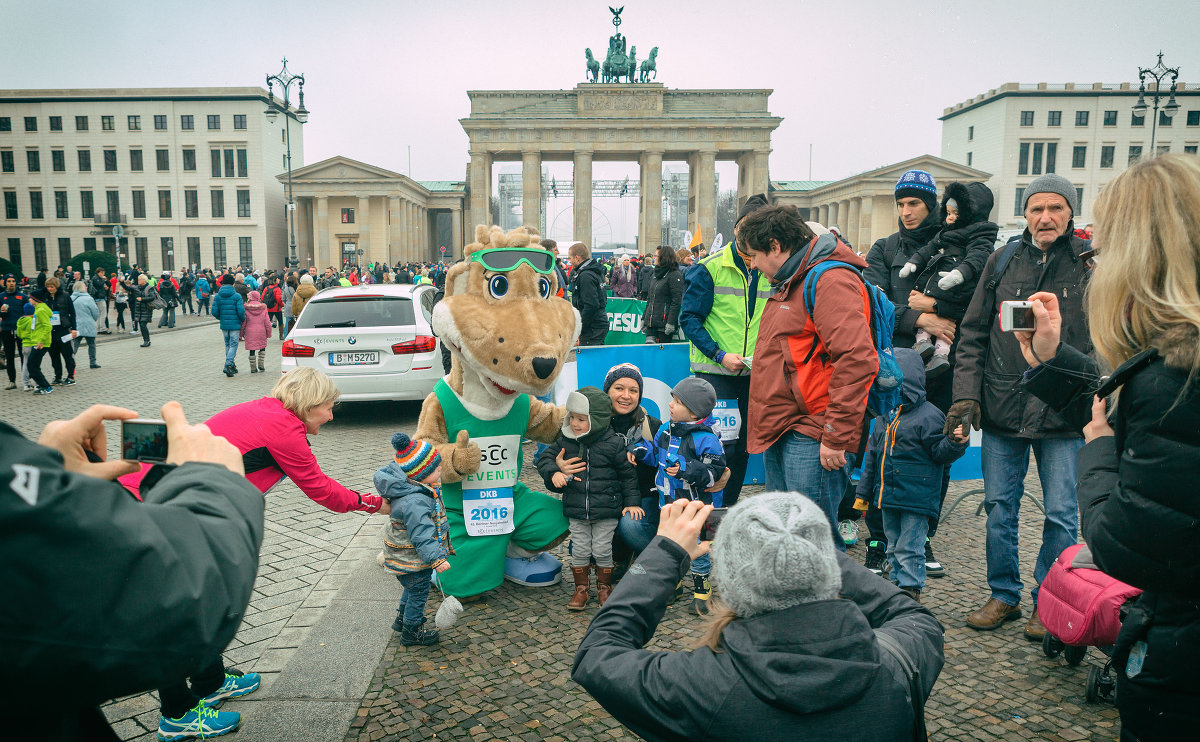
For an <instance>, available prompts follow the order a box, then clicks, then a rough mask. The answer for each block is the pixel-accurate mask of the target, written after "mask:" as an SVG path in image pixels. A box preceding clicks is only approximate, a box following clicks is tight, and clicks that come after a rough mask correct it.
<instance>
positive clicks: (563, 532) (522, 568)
mask: <svg viewBox="0 0 1200 742" xmlns="http://www.w3.org/2000/svg"><path fill="white" fill-rule="evenodd" d="M464 255H465V259H464V260H463V261H462V262H460V263H458V264H456V265H455V266H453V267H452V268H450V270H449V271H448V272H447V273H446V295H445V298H444V299H443V300H442V301H440V302H438V304H437V305H436V306H435V307H434V310H433V329H434V332H435V333H436V334H437V336H438V338H439V339H440V340H441V342H442V343H444V344H445V346H446V347H447V348H448V349H449V350H450V353H451V359H452V360H451V368H450V373H449V374H447V375H446V376H445V377H443V378H442V379H441V380H440V381H438V382H437V385H436V386H435V387H434V390H433V393H432V394H430V395H429V396H428V397H426V398H425V401H424V402H423V403H422V405H421V417H420V420H419V421H418V423H417V430H416V434H415V435H414V436H413V437H414V438H418V439H420V440H423V441H428V442H430V443H432V444H433V445H434V446H436V447H437V450H438V452H439V453H440V454H441V456H442V461H443V462H444V463H443V468H442V499H443V500H444V501H445V503H446V512H447V518H448V520H449V522H450V538H451V540H452V542H453V543H454V547H455V550H456V552H457V554H456V555H455V556H452V557H450V565H451V569H449V570H447V571H446V572H443V573H441V574H439V575H438V576H437V579H438V583H439V585H440V586H441V589H442V591H443V592H444V593H446V595H448V596H451V597H449V598H447V600H446V603H451V604H454V607H455V609H456V610H455V615H454V616H453V617H452V618H451V620H453V619H456V618H457V615H456V614H457V612H459V611H461V610H462V609H461V605H459V604H458V601H456V600H453V597H455V596H457V597H460V598H465V597H469V596H475V595H478V594H480V593H483V592H485V591H487V590H491V589H492V588H495V587H497V586H499V585H500V583H501V581H502V580H504V579H505V577H506V576H507V577H508V579H510V580H512V581H514V582H518V583H520V584H525V585H550V584H554V583H556V582H558V581H559V579H560V577H561V570H562V564H561V563H560V562H559V561H558V560H557V559H555V558H554V557H552V556H550V555H549V554H545V553H542V552H544V551H545V550H547V549H550V548H552V547H554V546H556V545H558V544H560V543H562V541H563V540H564V539H566V537H567V519H566V517H565V516H564V515H563V510H562V502H561V501H559V500H558V499H556V498H554V497H551V496H550V495H547V494H545V493H541V492H534V491H532V490H530V489H529V488H528V487H526V486H525V485H524V484H522V483H521V482H520V481H518V479H517V477H518V476H519V474H520V471H521V464H522V458H523V457H522V451H521V439H522V438H529V439H532V440H534V441H539V442H544V443H552V442H554V440H555V438H556V437H557V436H558V433H559V431H560V430H561V428H562V422H563V417H564V416H565V414H566V413H565V412H564V410H563V408H561V407H556V406H555V405H552V404H547V403H545V402H542V401H540V400H538V399H536V397H537V396H539V395H545V394H547V393H549V391H550V390H551V389H552V388H553V386H554V381H555V379H557V378H558V375H559V373H560V372H561V371H562V368H563V364H565V363H566V361H567V356H568V354H569V353H570V352H571V349H572V347H573V346H574V345H575V341H576V339H577V338H578V337H579V330H580V327H581V323H580V319H579V312H577V311H576V310H575V309H574V307H572V306H571V304H570V303H569V302H567V301H565V300H564V299H561V298H559V297H557V296H556V295H555V294H556V293H557V291H558V281H557V279H556V277H555V270H554V269H555V259H556V257H557V256H555V255H554V254H553V253H551V252H549V251H547V250H545V249H543V248H542V247H541V245H539V244H538V235H536V234H534V233H532V232H531V231H529V230H528V229H527V228H524V227H518V228H517V229H514V230H513V231H511V232H509V233H507V234H505V233H504V231H503V230H501V229H500V228H499V227H492V228H491V229H490V230H489V229H488V228H487V227H485V226H483V225H480V226H477V227H476V228H475V242H473V243H471V244H470V245H467V246H466V247H465V248H464ZM506 569H507V575H506ZM443 607H444V608H446V606H445V604H444V606H443ZM444 612H445V611H443V610H439V621H438V623H439V625H445V624H446V623H447V621H444V620H442V619H443V614H444Z"/></svg>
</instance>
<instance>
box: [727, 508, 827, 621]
mask: <svg viewBox="0 0 1200 742" xmlns="http://www.w3.org/2000/svg"><path fill="white" fill-rule="evenodd" d="M712 562H713V564H712V577H713V582H714V583H715V584H716V586H717V589H718V590H720V592H721V598H722V599H723V600H724V601H725V603H726V604H727V605H728V606H729V607H730V608H731V609H732V610H733V612H734V613H736V614H737V615H738V616H739V617H740V618H749V617H751V616H757V615H760V614H763V613H770V612H772V611H779V610H783V609H784V608H791V607H792V606H795V605H800V604H802V603H812V602H814V601H818V600H831V599H833V598H836V597H837V595H838V592H839V591H840V590H841V589H842V573H841V569H840V568H839V567H838V563H837V552H836V550H835V549H834V547H833V536H832V535H831V530H830V528H829V519H828V518H826V517H825V513H824V511H822V510H821V508H820V507H818V506H817V504H816V503H814V502H813V501H812V500H810V499H808V498H807V497H805V496H804V495H802V494H800V493H798V492H767V493H764V494H761V495H755V496H752V497H747V498H745V499H743V500H740V501H739V502H738V503H737V505H734V506H733V507H731V508H730V509H729V513H728V514H727V515H726V516H725V519H724V520H722V521H721V527H720V529H719V530H718V531H717V535H716V538H715V539H714V541H713V545H712Z"/></svg>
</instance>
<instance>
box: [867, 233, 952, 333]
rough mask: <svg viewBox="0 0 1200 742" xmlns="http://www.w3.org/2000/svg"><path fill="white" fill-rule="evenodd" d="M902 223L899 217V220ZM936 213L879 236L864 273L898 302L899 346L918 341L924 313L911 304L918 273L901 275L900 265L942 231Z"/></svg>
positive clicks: (868, 257)
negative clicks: (911, 224)
mask: <svg viewBox="0 0 1200 742" xmlns="http://www.w3.org/2000/svg"><path fill="white" fill-rule="evenodd" d="M897 223H899V220H897ZM938 229H939V224H938V217H937V214H936V213H932V212H931V213H930V214H929V216H927V217H925V221H923V222H921V223H920V224H919V225H918V226H917V228H916V229H904V227H903V225H900V231H898V232H895V233H893V234H890V235H888V236H887V237H884V238H883V239H880V240H876V241H875V244H874V245H872V246H871V249H870V251H868V252H867V258H866V260H867V269H866V270H865V271H863V277H864V278H866V279H867V280H868V281H870V282H871V283H873V284H875V285H876V286H878V287H879V288H880V289H882V290H883V292H884V293H885V294H887V295H888V298H889V299H891V300H892V303H893V304H895V305H896V330H895V332H893V333H892V343H893V344H895V345H896V346H897V347H904V348H911V347H912V344H913V343H914V342H915V341H916V339H917V338H916V332H917V317H920V316H921V313H920V312H918V311H917V310H915V309H909V308H908V294H909V292H910V291H912V290H913V287H915V286H916V285H917V276H916V275H915V274H910V275H909V276H907V277H905V278H901V277H900V269H901V268H903V267H904V264H905V263H907V262H908V259H909V257H911V256H912V255H913V254H915V253H916V252H917V250H920V249H921V248H922V247H924V246H925V245H927V244H929V241H930V240H931V239H933V237H934V235H936V234H937V233H938Z"/></svg>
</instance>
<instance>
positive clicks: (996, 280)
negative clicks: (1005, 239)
mask: <svg viewBox="0 0 1200 742" xmlns="http://www.w3.org/2000/svg"><path fill="white" fill-rule="evenodd" d="M1020 246H1021V241H1020V240H1013V241H1012V242H1010V243H1008V244H1007V245H1005V246H1004V247H1002V248H1000V257H998V258H996V269H995V270H994V271H992V280H990V281H988V284H987V288H988V291H995V290H996V286H998V285H999V284H1000V277H1001V276H1003V275H1004V271H1005V269H1006V268H1008V262H1009V261H1010V260H1012V256H1013V255H1015V254H1016V252H1017V248H1019V247H1020Z"/></svg>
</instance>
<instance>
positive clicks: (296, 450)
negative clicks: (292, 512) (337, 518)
mask: <svg viewBox="0 0 1200 742" xmlns="http://www.w3.org/2000/svg"><path fill="white" fill-rule="evenodd" d="M205 424H206V425H208V428H209V430H211V431H212V432H213V433H214V434H215V435H219V436H221V437H223V438H225V439H226V440H228V441H229V442H230V443H232V444H233V445H235V446H237V449H238V450H239V451H241V453H242V462H243V464H244V465H245V467H246V479H247V480H249V482H250V484H253V485H254V486H255V487H257V488H258V489H259V491H260V492H262V493H263V494H266V492H267V490H269V489H271V488H272V487H274V486H275V485H276V484H277V483H278V482H279V481H280V480H281V479H283V478H284V477H288V478H289V479H291V480H292V481H293V482H295V483H296V486H297V487H299V488H300V491H301V492H303V493H304V494H306V495H308V497H309V499H310V500H312V501H313V502H315V503H317V504H318V505H321V506H323V507H326V508H329V509H330V510H332V511H334V512H335V513H348V512H351V511H361V512H366V513H374V512H377V511H378V510H379V508H380V506H381V505H383V498H382V497H380V496H379V495H377V494H374V493H366V492H363V493H358V492H354V491H352V490H349V489H346V488H345V487H343V486H342V485H340V484H338V483H337V482H336V481H334V480H333V479H332V478H330V477H328V476H326V475H325V474H324V473H323V472H322V471H321V467H320V466H318V465H317V457H316V456H315V455H313V452H312V448H310V447H309V445H308V434H307V431H306V430H305V428H304V421H303V420H301V419H300V418H299V417H297V416H296V413H294V412H292V411H291V410H288V409H287V408H286V407H284V406H283V403H282V402H280V401H279V400H278V399H275V398H274V397H262V398H261V399H253V400H250V401H249V402H243V403H241V404H238V405H234V406H233V407H230V408H229V409H226V410H224V411H222V412H218V413H217V414H215V415H213V416H212V417H210V418H209V419H208V420H206V421H205ZM148 468H149V467H144V468H143V469H142V471H140V472H137V473H134V474H130V475H128V476H125V477H121V479H120V481H121V484H123V485H125V487H127V488H129V489H131V490H132V491H133V492H134V493H135V494H137V485H138V484H139V483H140V482H141V481H142V476H143V475H144V474H145V473H146V469H148Z"/></svg>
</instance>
